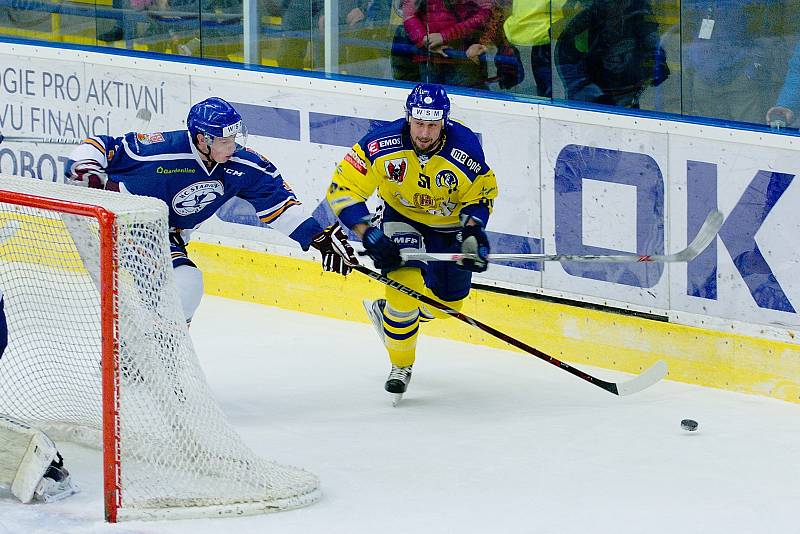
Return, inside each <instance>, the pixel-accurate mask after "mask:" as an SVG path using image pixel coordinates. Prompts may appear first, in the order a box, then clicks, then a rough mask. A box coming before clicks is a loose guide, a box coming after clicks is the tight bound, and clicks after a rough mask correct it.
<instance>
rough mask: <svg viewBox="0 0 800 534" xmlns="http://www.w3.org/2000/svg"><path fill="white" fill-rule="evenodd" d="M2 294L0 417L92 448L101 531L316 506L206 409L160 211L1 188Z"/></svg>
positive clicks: (107, 195)
mask: <svg viewBox="0 0 800 534" xmlns="http://www.w3.org/2000/svg"><path fill="white" fill-rule="evenodd" d="M0 288H2V290H3V292H4V293H5V309H6V314H7V316H8V323H9V345H8V349H7V350H6V353H5V355H4V356H3V357H2V359H0V413H6V414H8V415H11V416H15V417H17V418H20V419H22V420H25V421H27V422H28V423H31V424H32V425H34V426H37V427H40V428H42V429H43V430H45V431H46V432H48V433H51V434H54V435H53V437H54V438H55V439H69V440H71V441H78V442H82V443H83V444H94V445H95V446H97V445H99V444H100V443H102V448H103V455H102V456H103V464H104V465H103V475H104V485H105V488H104V498H105V513H106V519H107V520H108V521H111V522H115V521H117V520H122V519H148V518H152V519H158V518H167V517H197V516H220V515H228V514H231V515H240V514H246V513H260V512H268V511H275V510H284V509H290V508H295V507H299V506H304V505H307V504H310V503H312V502H315V501H316V500H317V499H318V498H319V496H320V493H319V489H318V488H319V484H318V480H317V478H316V476H314V475H312V474H311V473H308V472H306V471H304V470H301V469H297V468H293V467H288V466H283V465H279V464H276V463H273V462H270V461H267V460H263V459H261V458H259V457H258V456H256V455H255V454H254V453H253V452H251V450H250V449H249V448H248V447H247V446H246V445H245V444H244V442H243V441H242V439H241V438H240V437H239V436H238V435H237V433H236V432H235V431H234V430H233V428H232V427H231V426H230V424H229V423H228V422H227V420H226V418H225V416H224V414H223V413H222V411H221V410H220V408H219V407H218V405H217V404H216V402H215V401H214V399H213V397H212V395H211V392H210V389H209V387H208V385H207V384H206V380H205V377H204V375H203V371H202V370H201V368H200V365H199V362H198V360H197V356H196V355H195V353H194V349H193V347H192V342H191V338H190V337H189V332H188V329H187V327H186V324H185V322H184V319H183V314H182V311H181V308H180V303H179V300H178V296H177V293H176V291H175V289H174V283H173V280H172V263H171V258H170V252H169V244H168V227H167V210H166V206H165V205H164V204H163V203H162V202H161V201H159V200H156V199H151V198H147V197H139V196H133V195H125V194H120V193H112V192H106V191H98V190H89V189H85V188H81V187H75V186H70V185H61V184H53V183H44V182H40V181H38V180H34V179H25V178H13V177H0ZM243 372H245V371H244V370H243Z"/></svg>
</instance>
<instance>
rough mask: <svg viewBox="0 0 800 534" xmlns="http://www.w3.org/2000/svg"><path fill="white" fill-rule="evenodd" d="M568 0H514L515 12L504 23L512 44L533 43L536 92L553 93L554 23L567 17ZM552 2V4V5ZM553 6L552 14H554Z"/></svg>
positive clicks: (550, 95) (512, 9) (532, 65)
mask: <svg viewBox="0 0 800 534" xmlns="http://www.w3.org/2000/svg"><path fill="white" fill-rule="evenodd" d="M565 2H566V0H555V2H552V3H551V1H550V0H514V1H513V3H512V5H511V16H509V17H508V18H507V19H506V21H505V23H504V24H503V29H504V30H505V34H506V37H507V38H508V41H509V42H510V43H511V44H512V45H516V46H530V47H531V71H532V73H533V79H534V80H535V82H536V94H537V95H538V96H544V97H547V98H550V97H552V96H553V62H552V53H551V49H550V33H551V32H550V24H551V20H552V24H556V23H558V21H560V20H561V19H562V18H564V11H563V7H564V4H565ZM551 4H552V5H551ZM551 10H552V15H551Z"/></svg>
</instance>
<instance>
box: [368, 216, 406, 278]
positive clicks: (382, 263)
mask: <svg viewBox="0 0 800 534" xmlns="http://www.w3.org/2000/svg"><path fill="white" fill-rule="evenodd" d="M361 241H362V243H363V244H364V249H365V250H366V251H367V254H368V255H369V257H370V258H372V261H373V262H375V268H377V269H397V268H398V267H400V265H401V264H402V263H403V258H401V257H400V247H398V246H397V243H395V242H394V241H392V240H391V239H389V238H388V237H386V234H384V233H383V232H381V231H380V229H378V228H376V227H374V226H370V227H369V228H367V231H366V232H364V236H363V237H362V238H361Z"/></svg>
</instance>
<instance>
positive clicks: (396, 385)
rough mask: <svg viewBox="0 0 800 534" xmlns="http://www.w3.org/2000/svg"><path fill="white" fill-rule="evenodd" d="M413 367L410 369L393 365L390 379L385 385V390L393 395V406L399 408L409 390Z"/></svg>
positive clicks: (409, 367)
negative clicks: (404, 394)
mask: <svg viewBox="0 0 800 534" xmlns="http://www.w3.org/2000/svg"><path fill="white" fill-rule="evenodd" d="M411 367H412V366H411V365H409V366H408V367H397V366H396V365H392V370H391V372H390V373H389V378H387V379H386V385H384V389H385V390H386V391H388V392H389V393H391V394H392V406H397V404H398V403H399V402H400V399H402V398H403V393H405V392H406V389H407V388H408V383H409V382H411Z"/></svg>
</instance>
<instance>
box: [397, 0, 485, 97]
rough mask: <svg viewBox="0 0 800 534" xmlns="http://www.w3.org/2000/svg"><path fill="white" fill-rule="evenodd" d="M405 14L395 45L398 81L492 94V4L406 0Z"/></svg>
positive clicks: (465, 0)
mask: <svg viewBox="0 0 800 534" xmlns="http://www.w3.org/2000/svg"><path fill="white" fill-rule="evenodd" d="M402 9H403V25H402V26H400V27H398V29H397V32H396V33H395V38H394V41H393V42H392V71H393V75H394V77H395V79H398V80H407V81H412V82H419V81H424V82H430V83H436V84H447V85H460V86H465V87H473V88H477V89H488V85H487V83H486V81H487V78H488V69H487V67H486V55H485V53H486V50H487V47H486V45H487V44H490V43H492V42H493V40H494V38H495V35H496V28H495V26H494V24H493V22H496V20H497V19H496V18H495V17H494V16H493V4H492V0H403V3H402Z"/></svg>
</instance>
